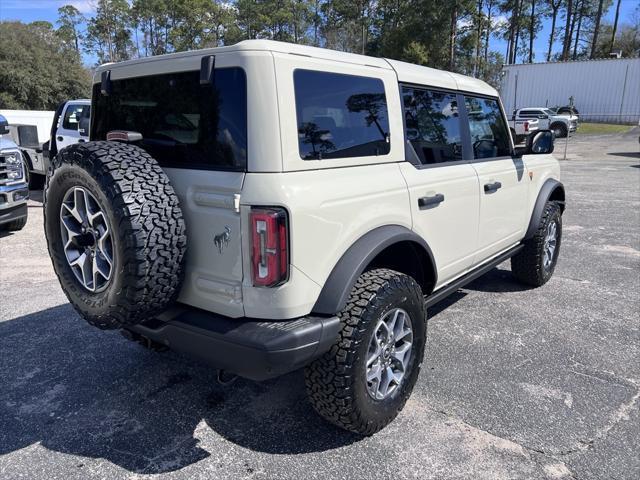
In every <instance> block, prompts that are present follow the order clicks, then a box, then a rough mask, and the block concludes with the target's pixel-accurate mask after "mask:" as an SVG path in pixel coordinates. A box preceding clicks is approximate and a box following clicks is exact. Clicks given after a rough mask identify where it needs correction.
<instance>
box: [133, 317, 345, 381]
mask: <svg viewBox="0 0 640 480" xmlns="http://www.w3.org/2000/svg"><path fill="white" fill-rule="evenodd" d="M128 330H130V331H132V332H134V333H137V334H139V335H142V336H143V337H145V338H148V339H150V340H153V341H154V342H157V343H160V344H162V345H165V346H167V347H169V348H171V349H172V350H175V351H178V352H183V353H186V354H188V355H191V356H194V357H196V358H198V359H200V360H203V361H204V362H206V363H208V364H209V365H211V366H213V367H215V368H219V369H222V370H226V371H228V372H231V373H235V374H237V375H239V376H241V377H245V378H249V379H251V380H266V379H269V378H273V377H277V376H279V375H282V374H285V373H288V372H291V371H293V370H296V369H298V368H300V367H303V366H304V365H306V364H308V363H309V362H310V361H312V360H314V359H315V358H318V357H319V356H321V355H322V354H323V353H325V352H327V351H328V350H329V349H330V348H331V346H332V345H333V344H334V343H335V341H336V339H337V337H338V332H339V330H340V320H339V319H338V317H315V316H309V317H302V318H297V319H295V320H284V321H265V320H257V319H248V318H240V319H238V318H228V317H223V316H221V315H216V314H213V313H210V312H206V311H204V310H199V309H196V308H190V307H184V306H180V307H176V308H174V309H172V310H169V311H167V312H165V313H164V314H162V315H161V316H159V318H157V319H153V320H149V321H147V322H144V323H142V324H139V325H136V326H133V327H128Z"/></svg>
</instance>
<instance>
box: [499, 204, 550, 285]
mask: <svg viewBox="0 0 640 480" xmlns="http://www.w3.org/2000/svg"><path fill="white" fill-rule="evenodd" d="M554 222H555V224H556V228H557V240H556V247H555V251H554V253H553V257H552V259H551V264H550V265H549V266H548V267H545V265H544V245H545V238H546V235H547V231H548V229H549V226H550V224H551V223H554ZM561 241H562V211H561V209H560V206H559V205H558V204H557V203H556V202H547V204H546V205H545V207H544V213H543V214H542V220H541V221H540V225H538V229H537V230H536V232H535V233H534V235H533V237H531V238H530V239H528V240H525V242H524V248H523V249H522V250H520V251H519V252H518V253H517V254H516V255H514V256H513V257H511V271H512V273H513V275H514V276H515V277H516V278H517V279H518V280H519V281H521V282H522V283H525V284H527V285H531V286H533V287H540V286H542V285H544V284H545V283H547V282H548V281H549V279H550V278H551V276H552V275H553V272H554V270H555V268H556V263H557V262H558V255H559V254H560V243H561Z"/></svg>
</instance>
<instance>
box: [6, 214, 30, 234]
mask: <svg viewBox="0 0 640 480" xmlns="http://www.w3.org/2000/svg"><path fill="white" fill-rule="evenodd" d="M26 224H27V217H22V218H17V219H15V220H11V221H10V222H8V223H5V224H4V225H2V226H0V230H6V231H8V232H17V231H18V230H22V229H23V228H24V226H25V225H26Z"/></svg>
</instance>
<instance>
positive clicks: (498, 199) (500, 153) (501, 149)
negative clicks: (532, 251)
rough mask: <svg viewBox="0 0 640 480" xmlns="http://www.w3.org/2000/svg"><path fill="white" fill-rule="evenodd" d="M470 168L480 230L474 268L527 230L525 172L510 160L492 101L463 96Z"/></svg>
mask: <svg viewBox="0 0 640 480" xmlns="http://www.w3.org/2000/svg"><path fill="white" fill-rule="evenodd" d="M465 107H466V116H467V118H468V123H469V133H470V137H471V146H472V155H473V162H472V165H473V168H474V169H475V171H476V172H477V174H478V180H479V182H480V189H479V193H480V227H479V230H478V252H477V254H476V257H475V260H474V264H478V263H482V262H483V261H484V260H486V259H488V258H490V257H491V256H493V255H495V254H497V253H499V252H500V251H502V250H505V249H506V248H508V247H510V246H511V245H513V244H515V243H517V242H518V241H519V240H521V239H522V237H523V236H524V232H525V229H526V227H527V223H526V215H527V198H528V188H529V178H528V172H527V171H526V168H525V165H524V162H523V161H522V158H519V157H514V156H512V149H511V142H510V139H509V129H508V128H507V122H506V119H505V117H504V115H503V113H502V109H501V107H500V103H499V102H498V100H497V99H495V98H482V97H475V96H469V95H465Z"/></svg>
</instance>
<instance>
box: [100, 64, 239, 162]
mask: <svg viewBox="0 0 640 480" xmlns="http://www.w3.org/2000/svg"><path fill="white" fill-rule="evenodd" d="M246 85H247V82H246V77H245V73H244V70H242V69H241V68H220V69H216V70H215V72H214V81H213V84H206V85H201V84H200V72H199V71H191V72H179V73H170V74H164V75H152V76H146V77H135V78H127V79H122V80H113V81H112V82H111V92H110V94H109V95H108V96H105V95H102V94H101V93H100V85H99V84H97V85H95V87H94V92H93V98H94V102H95V106H96V108H95V110H94V114H93V115H94V116H95V121H94V125H93V128H94V131H93V136H92V138H95V139H105V138H106V135H107V133H108V132H109V131H111V130H128V131H134V132H139V133H141V134H142V140H141V141H139V142H137V144H138V145H139V146H140V147H142V148H144V149H145V150H147V151H148V152H149V154H150V155H151V156H153V157H154V158H155V159H156V160H158V162H159V163H160V165H162V166H163V167H173V168H201V169H212V170H244V169H246V163H247V86H246Z"/></svg>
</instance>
